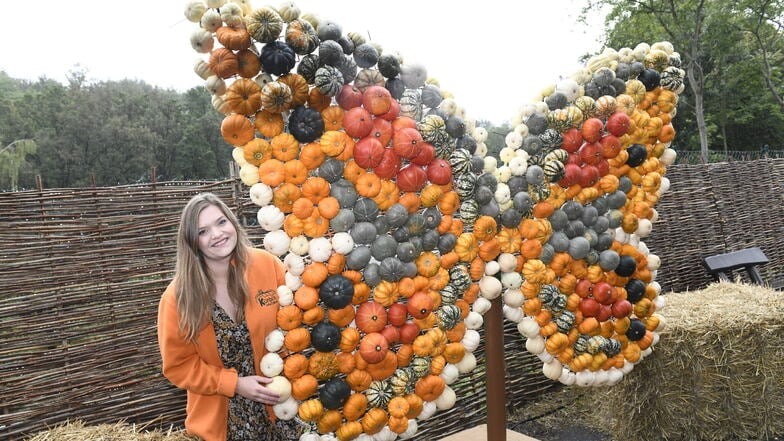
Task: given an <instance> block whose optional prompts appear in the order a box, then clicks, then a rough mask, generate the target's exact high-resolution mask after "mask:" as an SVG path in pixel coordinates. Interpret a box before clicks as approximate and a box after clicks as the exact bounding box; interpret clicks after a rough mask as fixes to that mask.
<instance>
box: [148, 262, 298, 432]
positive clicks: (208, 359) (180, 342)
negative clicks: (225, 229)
mask: <svg viewBox="0 0 784 441" xmlns="http://www.w3.org/2000/svg"><path fill="white" fill-rule="evenodd" d="M284 275H285V269H284V267H283V264H281V262H280V260H279V259H278V258H277V257H275V256H274V255H272V254H270V253H268V252H266V251H263V250H258V249H254V250H252V252H251V258H250V261H249V262H248V269H247V271H246V273H245V279H246V281H247V283H248V294H249V295H248V301H247V303H246V304H245V320H246V322H247V324H248V329H249V331H250V341H251V345H252V346H253V361H254V363H253V364H254V366H255V367H256V374H257V375H262V374H261V371H260V366H259V361H260V360H261V357H263V356H264V354H265V353H266V348H265V346H264V338H265V337H266V336H267V334H269V332H270V331H272V330H274V329H275V328H276V327H277V323H276V321H277V320H276V315H277V312H278V308H279V305H278V295H277V288H278V286H280V285H283V284H285V278H284ZM178 321H179V319H178V316H177V302H176V300H175V289H174V281H172V283H170V284H169V286H168V287H167V288H166V291H165V292H164V293H163V296H161V301H160V304H159V306H158V344H159V346H160V350H161V358H162V360H163V375H164V376H165V377H166V378H168V379H169V381H171V382H172V383H173V384H174V385H175V386H177V387H179V388H181V389H186V390H187V391H188V401H187V406H186V418H185V430H186V432H188V433H189V434H192V435H198V436H200V437H202V438H204V439H205V440H206V441H225V440H226V427H227V421H228V415H229V398H231V397H233V396H234V392H235V389H236V388H237V378H238V375H237V371H236V370H235V369H226V368H225V367H224V366H223V362H222V361H221V359H220V354H219V353H218V343H217V341H216V337H215V329H214V328H213V327H212V323H209V324H208V325H207V326H205V327H204V329H202V330H201V331H199V334H198V336H197V340H196V343H195V344H194V343H192V342H189V341H186V340H185V339H183V336H182V334H181V333H180V331H179V325H178ZM267 410H268V413H269V415H270V418H273V419H274V414H273V413H272V408H271V407H268V408H267Z"/></svg>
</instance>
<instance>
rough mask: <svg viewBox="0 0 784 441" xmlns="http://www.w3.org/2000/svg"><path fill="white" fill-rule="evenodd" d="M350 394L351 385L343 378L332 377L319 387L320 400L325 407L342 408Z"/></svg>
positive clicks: (331, 408)
mask: <svg viewBox="0 0 784 441" xmlns="http://www.w3.org/2000/svg"><path fill="white" fill-rule="evenodd" d="M349 395H351V387H350V386H349V385H348V383H346V382H345V381H344V380H343V379H342V378H338V377H335V378H331V379H330V380H329V381H327V382H326V383H324V385H323V386H321V389H319V400H320V401H321V404H323V405H324V407H325V408H327V409H330V410H334V409H338V408H340V406H342V405H343V404H344V403H345V402H346V400H347V399H348V397H349Z"/></svg>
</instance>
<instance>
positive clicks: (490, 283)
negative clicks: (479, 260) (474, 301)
mask: <svg viewBox="0 0 784 441" xmlns="http://www.w3.org/2000/svg"><path fill="white" fill-rule="evenodd" d="M501 289H502V286H501V281H500V280H498V279H497V278H495V277H491V276H483V277H482V278H481V279H479V294H480V295H481V296H482V297H484V298H486V299H488V300H493V299H495V298H496V297H498V296H500V295H501Z"/></svg>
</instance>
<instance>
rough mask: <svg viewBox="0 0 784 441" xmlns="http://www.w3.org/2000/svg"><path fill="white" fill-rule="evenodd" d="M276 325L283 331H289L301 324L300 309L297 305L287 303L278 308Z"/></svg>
mask: <svg viewBox="0 0 784 441" xmlns="http://www.w3.org/2000/svg"><path fill="white" fill-rule="evenodd" d="M277 323H278V327H279V328H280V329H282V330H284V331H291V330H292V329H294V328H296V327H298V326H299V325H300V324H302V310H301V309H299V307H298V306H297V305H288V306H284V307H282V308H280V309H278V313H277Z"/></svg>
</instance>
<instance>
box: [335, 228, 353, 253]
mask: <svg viewBox="0 0 784 441" xmlns="http://www.w3.org/2000/svg"><path fill="white" fill-rule="evenodd" d="M332 249H333V250H335V252H336V253H340V254H343V255H344V256H345V255H347V254H348V253H350V252H351V250H353V249H354V239H353V238H352V237H351V235H350V234H349V233H346V232H344V231H341V232H339V233H335V235H334V236H332Z"/></svg>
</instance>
